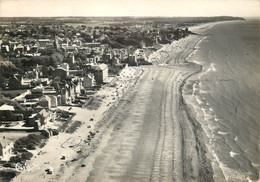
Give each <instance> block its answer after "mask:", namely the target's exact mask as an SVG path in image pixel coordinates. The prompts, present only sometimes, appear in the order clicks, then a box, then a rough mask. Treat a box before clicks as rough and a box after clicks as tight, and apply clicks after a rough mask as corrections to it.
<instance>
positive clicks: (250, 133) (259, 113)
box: [188, 20, 260, 181]
mask: <svg viewBox="0 0 260 182" xmlns="http://www.w3.org/2000/svg"><path fill="white" fill-rule="evenodd" d="M259 22H260V21H259V20H247V21H236V22H226V23H220V24H217V25H215V26H213V27H211V28H210V29H208V30H206V31H204V33H203V34H204V35H206V36H205V37H204V38H203V40H201V41H200V43H199V44H198V45H197V46H196V52H195V53H194V54H193V55H192V56H191V57H190V58H189V59H188V61H194V62H196V63H198V64H201V65H202V66H203V70H202V72H200V73H199V74H197V75H194V76H193V77H191V79H190V80H189V82H188V84H192V87H193V92H192V94H191V97H192V98H193V100H195V101H196V102H194V103H193V106H194V108H195V110H196V113H197V119H198V121H199V122H200V123H201V125H202V127H203V129H204V131H205V133H206V136H207V138H208V144H207V146H208V149H209V151H210V152H209V153H210V155H211V156H212V165H213V169H214V170H215V179H216V181H222V180H226V181H258V180H259V170H260V56H259V50H260V47H259V46H260V40H259V36H260V33H259V27H260V23H259ZM196 108H197V109H196ZM198 108H199V109H198Z"/></svg>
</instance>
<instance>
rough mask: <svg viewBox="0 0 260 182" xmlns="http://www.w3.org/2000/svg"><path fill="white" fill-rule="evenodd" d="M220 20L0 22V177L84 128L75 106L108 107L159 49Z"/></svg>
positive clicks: (10, 175) (16, 169)
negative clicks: (193, 28) (55, 140)
mask: <svg viewBox="0 0 260 182" xmlns="http://www.w3.org/2000/svg"><path fill="white" fill-rule="evenodd" d="M227 19H228V18H227ZM76 20H77V21H76ZM218 20H219V18H215V19H213V20H212V19H207V18H204V19H203V20H200V21H198V22H195V23H194V21H191V22H189V21H187V20H186V19H185V20H183V22H177V23H176V22H175V21H172V20H164V19H162V20H161V19H157V18H156V19H152V20H151V19H147V20H144V19H141V20H135V21H133V19H130V20H128V19H126V20H125V19H124V21H122V20H121V19H120V18H119V20H110V19H108V20H107V21H105V22H102V21H101V20H99V19H97V20H93V21H91V20H90V19H84V21H86V22H87V23H86V22H82V21H83V20H82V19H69V18H68V19H66V18H61V19H59V18H56V19H55V18H50V19H49V18H47V19H41V18H38V19H37V18H35V19H26V18H21V19H9V18H6V19H4V18H3V19H1V22H0V45H1V53H0V84H1V85H0V138H1V140H0V163H1V164H0V165H1V169H2V168H3V169H13V170H12V171H11V172H10V171H7V172H6V170H1V171H0V174H1V176H7V178H9V177H10V178H13V177H14V176H15V175H16V174H17V173H19V170H23V169H24V167H26V161H28V160H30V158H31V157H33V155H34V154H32V153H33V150H35V149H36V148H42V147H44V145H45V144H46V142H48V140H47V139H48V138H50V137H53V136H58V135H59V133H61V132H66V133H73V132H75V131H76V130H77V129H78V128H79V127H80V125H82V122H80V121H77V120H74V119H73V118H74V117H75V115H76V112H75V111H74V110H75V108H82V109H85V110H86V112H90V111H91V110H97V109H98V108H99V107H101V105H102V104H106V105H107V106H112V102H116V98H119V97H120V94H121V95H122V94H123V92H124V91H125V90H124V87H122V85H123V84H125V83H124V82H130V81H131V80H133V79H134V77H135V76H138V74H139V73H140V69H138V66H140V65H148V66H149V65H151V64H152V63H151V62H150V60H149V58H150V56H151V55H152V54H153V53H154V52H155V51H157V50H159V49H160V48H161V47H162V45H163V44H169V43H171V42H173V41H177V40H179V39H181V38H184V37H186V36H188V35H189V34H192V32H190V31H189V29H188V28H187V27H189V26H192V25H194V24H198V23H205V22H207V21H218ZM97 22H98V23H97ZM100 22H102V23H100ZM113 89H114V90H113ZM120 89H121V91H120ZM111 90H113V94H114V95H111V94H110V93H112V91H111ZM110 91H111V92H110ZM104 93H109V94H110V95H109V94H107V95H106V94H104ZM109 96H110V97H111V98H110V100H109V101H108V102H107V103H104V102H105V101H104V100H105V99H104V98H105V97H109ZM93 120H96V118H95V116H94V115H93V116H91V118H90V121H93ZM88 127H89V128H90V129H91V127H93V126H91V125H89V126H88ZM94 134H95V133H94V132H90V136H92V135H94ZM90 138H91V137H90ZM38 155H39V154H38ZM63 158H65V156H63ZM48 173H52V171H51V170H49V171H48Z"/></svg>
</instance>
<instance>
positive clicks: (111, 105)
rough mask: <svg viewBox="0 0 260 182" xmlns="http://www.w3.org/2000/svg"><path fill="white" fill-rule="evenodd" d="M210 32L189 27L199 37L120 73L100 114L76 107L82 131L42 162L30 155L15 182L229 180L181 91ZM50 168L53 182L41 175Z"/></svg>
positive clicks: (56, 141) (46, 152)
mask: <svg viewBox="0 0 260 182" xmlns="http://www.w3.org/2000/svg"><path fill="white" fill-rule="evenodd" d="M214 25H215V24H205V25H201V26H199V27H194V28H192V31H194V32H196V33H197V35H196V34H195V35H189V36H188V37H186V38H184V39H181V40H180V41H174V42H173V43H172V44H168V45H164V46H163V47H162V48H161V49H160V50H158V51H157V52H155V53H154V54H152V55H151V56H150V58H149V60H150V62H153V65H152V66H141V67H131V68H125V69H124V70H123V71H122V72H121V74H120V76H119V77H118V78H117V80H118V82H117V86H116V87H108V88H104V89H103V90H100V91H99V93H98V94H99V95H105V96H106V97H105V99H104V101H103V103H102V106H101V107H100V108H99V109H98V110H92V111H90V110H86V109H83V108H76V107H75V108H74V107H73V108H72V111H71V112H75V113H76V116H75V117H74V118H73V119H74V120H78V121H81V122H83V125H82V126H81V127H80V128H79V129H78V130H77V131H76V132H75V133H73V134H67V133H60V134H59V136H57V137H56V136H55V137H52V138H50V140H49V141H48V143H47V145H46V146H45V147H44V148H43V149H41V150H42V154H41V155H37V153H34V154H35V155H34V157H33V159H32V160H31V161H30V162H29V165H30V166H31V168H30V171H24V172H22V173H21V174H20V175H19V176H18V177H16V178H15V179H13V181H16V182H31V181H53V182H56V181H57V182H60V181H79V182H81V181H82V182H83V181H89V182H94V181H96V182H100V181H108V182H110V181H124V182H127V181H154V182H156V181H166V182H167V181H180V182H181V181H225V180H228V178H227V176H225V175H224V174H223V173H224V172H223V171H222V170H223V169H222V168H220V167H219V166H217V165H219V163H218V162H219V161H217V160H218V157H217V156H216V155H215V153H214V151H213V152H212V148H210V142H212V141H211V140H210V136H208V135H209V133H207V128H206V127H205V125H204V124H205V123H201V122H200V121H199V120H197V117H202V116H198V115H197V113H200V112H197V110H198V108H196V106H194V104H193V103H195V102H196V100H194V98H193V97H190V96H189V94H188V93H192V92H193V91H194V89H193V85H192V84H188V87H187V85H186V83H188V82H189V81H188V79H190V78H193V76H194V75H197V73H201V71H202V70H203V69H202V66H201V65H198V64H195V63H191V62H190V61H191V60H190V57H191V54H193V53H194V51H195V50H196V49H197V45H198V43H199V42H200V41H201V40H202V39H203V38H204V37H205V35H203V32H204V31H205V30H207V29H208V28H212V27H213V26H214ZM61 109H66V107H64V108H61ZM92 117H93V118H94V120H93V121H90V119H91V118H92ZM89 126H91V128H89ZM205 130H206V132H205ZM90 131H91V133H94V134H93V135H91V133H90ZM37 152H39V150H37ZM230 155H232V156H233V157H234V156H235V155H236V154H235V153H230ZM62 156H65V159H64V160H61V157H62ZM49 167H52V168H53V174H51V175H49V174H46V172H45V169H47V168H49ZM32 174H33V175H32ZM243 177H244V176H243ZM236 179H238V178H236Z"/></svg>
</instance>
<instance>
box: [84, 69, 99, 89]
mask: <svg viewBox="0 0 260 182" xmlns="http://www.w3.org/2000/svg"><path fill="white" fill-rule="evenodd" d="M95 85H96V80H95V77H94V75H93V74H91V73H89V74H87V75H86V76H85V77H84V78H83V81H82V86H83V87H84V89H85V90H88V89H91V88H92V87H93V86H95Z"/></svg>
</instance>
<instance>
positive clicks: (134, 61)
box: [128, 55, 138, 66]
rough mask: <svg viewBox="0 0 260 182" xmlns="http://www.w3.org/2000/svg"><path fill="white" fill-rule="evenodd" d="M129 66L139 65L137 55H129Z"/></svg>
mask: <svg viewBox="0 0 260 182" xmlns="http://www.w3.org/2000/svg"><path fill="white" fill-rule="evenodd" d="M128 64H129V65H130V66H137V65H138V62H137V59H136V56H135V55H129V57H128Z"/></svg>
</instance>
